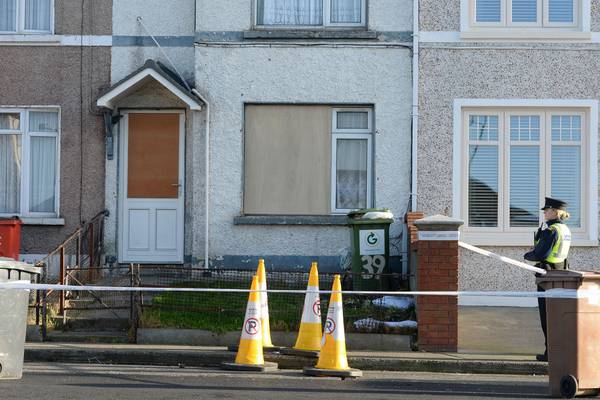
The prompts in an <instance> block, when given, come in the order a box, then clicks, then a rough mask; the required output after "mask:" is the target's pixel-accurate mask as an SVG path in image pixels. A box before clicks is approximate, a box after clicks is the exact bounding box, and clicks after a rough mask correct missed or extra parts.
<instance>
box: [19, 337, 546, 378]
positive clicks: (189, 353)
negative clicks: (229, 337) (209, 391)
mask: <svg viewBox="0 0 600 400" xmlns="http://www.w3.org/2000/svg"><path fill="white" fill-rule="evenodd" d="M234 358H235V353H233V352H230V351H227V349H226V348H224V347H197V346H165V345H137V344H131V345H130V344H90V343H27V344H26V345H25V362H61V363H90V364H127V365H162V366H179V367H181V368H185V367H207V368H210V367H216V366H219V365H220V363H221V362H224V361H229V362H231V361H233V359H234ZM265 360H266V361H272V362H277V363H278V364H279V368H280V369H301V368H303V367H305V366H314V364H315V363H316V360H315V359H311V358H304V357H296V356H288V355H282V354H278V353H265ZM348 363H349V364H350V366H351V367H352V368H358V369H362V370H365V371H419V372H446V373H468V374H515V375H546V374H547V373H548V365H547V363H543V362H537V361H535V357H534V356H529V355H498V354H495V355H486V354H463V353H424V352H367V351H354V352H352V351H351V352H348Z"/></svg>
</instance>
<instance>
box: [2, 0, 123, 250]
mask: <svg viewBox="0 0 600 400" xmlns="http://www.w3.org/2000/svg"><path fill="white" fill-rule="evenodd" d="M111 32H112V4H111V1H110V0H100V1H93V2H90V1H86V2H82V1H78V0H77V1H71V0H44V1H36V2H29V1H24V0H12V1H11V0H9V1H4V2H2V3H1V4H0V86H1V87H2V90H0V216H2V217H13V216H18V217H20V218H21V220H22V222H23V227H22V242H21V254H22V255H23V259H25V260H27V261H34V260H36V259H39V258H41V257H42V256H44V255H45V254H47V253H48V252H49V251H51V250H53V249H54V248H55V247H56V246H57V245H59V244H60V243H61V242H62V241H63V240H64V239H65V238H66V237H67V236H68V235H69V234H71V233H72V232H73V231H74V230H75V229H76V228H77V227H78V226H80V224H81V223H82V222H83V221H87V220H89V219H90V218H92V217H93V216H94V215H96V214H97V213H98V212H100V211H102V210H103V209H104V197H103V193H104V174H103V170H104V122H103V117H102V112H101V110H100V109H99V108H98V107H96V105H95V98H96V96H97V94H98V93H99V92H100V90H102V89H103V88H105V87H107V86H108V85H109V83H110V81H109V78H110V63H111V61H110V60H111V54H110V35H111Z"/></svg>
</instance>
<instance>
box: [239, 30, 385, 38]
mask: <svg viewBox="0 0 600 400" xmlns="http://www.w3.org/2000/svg"><path fill="white" fill-rule="evenodd" d="M257 39H260V40H265V39H266V40H271V39H278V40H299V39H300V40H304V39H307V40H319V39H321V40H323V39H325V40H376V39H377V32H375V31H369V30H365V29H339V28H337V29H335V30H333V29H327V28H321V29H318V30H315V29H300V28H286V29H271V28H264V29H263V28H260V29H257V30H252V31H245V32H244V40H257Z"/></svg>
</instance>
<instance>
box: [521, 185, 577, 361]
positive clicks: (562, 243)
mask: <svg viewBox="0 0 600 400" xmlns="http://www.w3.org/2000/svg"><path fill="white" fill-rule="evenodd" d="M566 206H567V203H565V202H564V201H562V200H558V199H553V198H551V197H546V202H545V204H544V207H543V208H542V210H543V211H544V221H545V223H546V229H542V227H543V225H544V223H542V225H541V226H540V228H539V229H538V230H537V232H536V233H535V235H534V247H533V249H532V250H531V251H529V252H527V253H525V255H524V258H525V259H526V260H528V261H535V262H536V266H537V267H538V268H542V269H545V270H552V269H568V268H569V265H568V261H567V256H568V255H569V248H570V246H571V231H570V230H569V228H568V227H567V225H566V224H565V223H564V221H566V220H567V219H569V213H568V212H567V211H566ZM543 291H544V289H543V288H542V287H541V286H538V292H543ZM538 308H539V312H540V322H541V325H542V331H543V332H544V345H545V351H544V354H538V355H537V356H536V359H537V360H538V361H548V333H547V327H546V299H545V298H542V297H540V298H538Z"/></svg>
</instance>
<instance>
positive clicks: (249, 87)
mask: <svg viewBox="0 0 600 400" xmlns="http://www.w3.org/2000/svg"><path fill="white" fill-rule="evenodd" d="M410 68H411V60H410V52H409V50H407V49H402V48H369V47H359V48H354V47H342V48H334V47H333V46H327V47H322V48H317V47H313V48H305V47H304V48H303V47H297V46H293V45H290V46H285V47H276V48H269V47H205V46H198V47H197V49H196V82H197V85H196V86H197V87H198V89H199V90H200V91H201V92H202V93H203V94H205V95H206V96H207V98H208V100H209V101H210V103H211V135H212V136H211V144H210V145H211V164H210V165H211V185H210V188H211V189H210V192H211V200H210V201H211V208H210V209H211V215H210V232H211V237H210V247H211V251H210V256H211V258H212V257H221V256H224V255H241V256H245V255H248V256H251V255H301V256H302V255H306V256H308V255H321V256H335V255H337V254H338V252H339V251H340V250H341V249H344V248H346V247H348V246H349V244H350V239H349V228H348V227H322V226H234V225H233V219H234V217H236V216H239V215H240V214H241V213H242V201H243V178H244V173H243V154H244V151H243V118H244V116H243V110H244V103H252V102H254V103H261V102H268V103H313V104H315V103H316V104H373V105H374V110H375V113H374V116H375V128H376V133H375V134H374V139H375V140H374V145H375V146H374V149H375V151H374V153H375V154H374V160H375V178H376V179H375V182H374V185H375V189H376V190H375V197H376V202H375V206H377V207H389V208H391V210H392V212H393V213H394V214H395V215H396V216H402V215H403V214H404V212H405V211H406V206H407V204H408V193H409V188H410V185H409V179H410V122H411V116H410V110H411V98H410V94H411V80H410V76H411V70H410ZM197 133H198V134H201V132H197ZM202 178H203V177H201V176H199V175H198V174H195V176H194V179H196V182H195V183H194V185H193V186H194V190H195V192H194V194H193V197H194V199H195V201H196V199H198V198H202V195H203V192H202V190H201V188H202V186H203V185H202V183H203V182H202ZM188 212H193V213H196V214H198V218H197V219H198V220H203V209H202V208H199V207H195V208H194V209H192V210H188ZM397 229H398V227H395V228H394V232H395V233H397ZM197 239H202V240H195V241H194V248H193V253H194V254H193V255H194V257H200V258H201V257H202V254H203V251H204V246H203V245H204V243H203V237H202V236H201V235H198V236H197Z"/></svg>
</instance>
